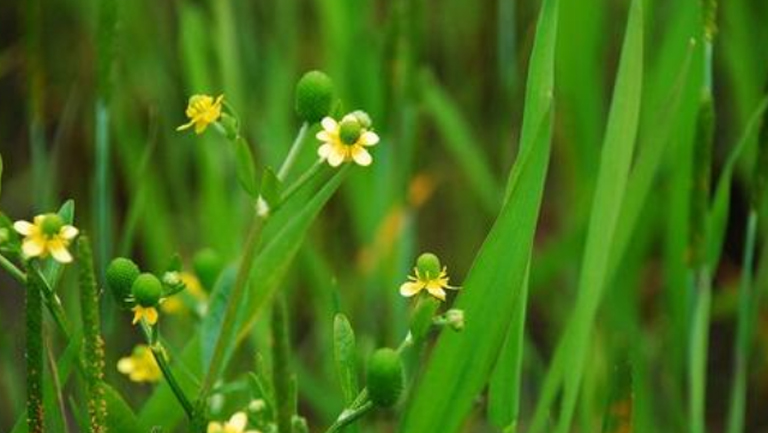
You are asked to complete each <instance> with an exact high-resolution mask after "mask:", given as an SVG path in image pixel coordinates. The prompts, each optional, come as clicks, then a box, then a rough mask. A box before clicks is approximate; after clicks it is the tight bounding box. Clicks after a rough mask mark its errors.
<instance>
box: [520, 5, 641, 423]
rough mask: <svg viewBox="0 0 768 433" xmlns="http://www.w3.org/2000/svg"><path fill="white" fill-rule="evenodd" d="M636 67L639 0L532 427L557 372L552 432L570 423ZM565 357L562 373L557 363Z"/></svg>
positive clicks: (603, 264) (626, 164)
mask: <svg viewBox="0 0 768 433" xmlns="http://www.w3.org/2000/svg"><path fill="white" fill-rule="evenodd" d="M642 71H643V8H642V1H641V0H633V2H632V5H631V6H630V11H629V18H628V23H627V30H626V34H625V39H624V45H623V48H622V52H621V60H620V63H619V70H618V73H617V78H616V85H615V90H614V96H613V101H612V103H611V109H610V113H609V117H608V124H607V127H606V133H605V139H604V144H603V149H602V154H601V162H600V170H599V173H598V177H597V186H596V191H595V195H594V201H593V203H592V212H591V215H590V221H589V229H588V234H587V241H586V247H585V252H584V258H583V261H582V266H581V273H580V277H579V285H578V287H579V291H578V298H577V300H576V305H575V307H574V310H573V313H572V315H571V317H570V319H569V321H568V322H567V325H566V331H565V334H564V336H563V338H562V339H561V341H560V343H559V344H558V347H557V351H556V353H555V358H554V361H553V362H552V364H551V365H552V367H551V368H550V372H549V373H548V375H547V379H546V381H545V385H544V388H545V389H544V393H543V396H542V397H541V398H540V401H539V404H538V407H537V414H536V417H535V418H534V423H533V425H532V426H531V431H532V432H537V431H540V430H541V428H542V427H543V423H544V416H545V414H546V412H547V408H548V407H549V406H550V405H551V404H552V402H553V400H554V396H555V390H556V388H557V383H558V382H559V381H560V378H559V377H560V376H562V379H563V381H564V396H563V397H564V399H563V405H562V407H561V417H560V420H559V424H558V428H557V431H558V432H566V431H567V430H568V429H569V428H570V425H571V421H572V418H573V413H574V410H575V408H576V400H577V397H578V395H579V389H580V385H581V379H582V376H583V372H584V362H585V358H586V353H587V350H588V348H589V336H590V334H591V332H592V328H593V326H594V321H595V316H596V314H597V309H598V307H599V305H600V301H601V298H602V295H603V292H604V289H605V286H606V284H607V277H608V265H609V260H610V253H611V250H610V248H606V246H610V245H611V244H612V241H613V237H614V234H615V230H616V226H617V224H618V221H619V215H620V211H621V205H622V203H623V200H624V193H625V191H624V190H625V186H626V183H627V178H628V176H629V168H630V164H631V162H632V153H633V149H634V146H635V141H636V140H635V139H636V134H637V125H638V121H639V113H640V95H641V86H642ZM566 361H567V363H568V370H567V374H566V372H565V370H564V367H563V366H562V365H563V364H564V363H565V362H566Z"/></svg>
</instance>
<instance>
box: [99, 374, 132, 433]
mask: <svg viewBox="0 0 768 433" xmlns="http://www.w3.org/2000/svg"><path fill="white" fill-rule="evenodd" d="M101 388H102V390H103V391H104V400H105V401H106V402H107V429H108V431H109V432H110V433H133V432H136V431H139V430H140V428H139V420H138V418H136V414H135V413H134V412H133V409H131V407H130V406H128V403H126V402H125V400H124V399H123V397H122V396H121V395H120V394H119V393H118V392H117V391H116V390H115V389H114V388H112V387H111V386H109V385H107V384H106V383H102V384H101Z"/></svg>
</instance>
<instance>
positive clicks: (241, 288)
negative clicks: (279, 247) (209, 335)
mask: <svg viewBox="0 0 768 433" xmlns="http://www.w3.org/2000/svg"><path fill="white" fill-rule="evenodd" d="M265 222H266V216H264V217H262V216H259V215H255V216H254V219H253V222H252V223H251V230H250V232H249V233H248V238H247V240H246V243H245V249H244V251H243V257H242V259H241V260H240V266H239V268H238V270H237V276H236V278H235V286H234V288H233V289H232V294H231V295H230V297H229V302H228V303H227V310H226V311H225V312H224V323H222V325H221V330H220V331H219V336H218V338H217V339H216V346H215V348H214V350H213V357H212V358H211V364H210V366H209V367H208V373H207V374H206V375H205V378H204V379H203V384H202V386H201V388H200V399H201V400H202V399H205V398H206V397H207V396H208V392H209V391H210V390H211V386H213V383H214V382H215V381H216V378H217V376H218V374H219V370H220V369H221V365H222V364H223V362H224V352H225V348H226V344H227V341H229V336H230V334H232V331H233V330H234V327H235V321H236V318H237V310H238V308H239V307H240V301H241V300H242V298H243V295H244V294H245V288H246V286H247V285H248V279H249V278H248V277H249V276H250V273H251V267H252V266H253V259H254V258H255V257H256V250H257V248H258V245H259V241H260V240H261V232H262V229H263V228H264V223H265Z"/></svg>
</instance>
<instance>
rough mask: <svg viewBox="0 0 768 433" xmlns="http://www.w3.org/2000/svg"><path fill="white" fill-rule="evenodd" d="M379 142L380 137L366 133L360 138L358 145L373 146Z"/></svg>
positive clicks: (373, 133)
mask: <svg viewBox="0 0 768 433" xmlns="http://www.w3.org/2000/svg"><path fill="white" fill-rule="evenodd" d="M378 142H379V136H378V135H377V134H376V133H375V132H371V131H366V132H364V133H363V135H361V136H360V139H359V140H358V143H360V144H362V145H363V146H373V145H375V144H376V143H378Z"/></svg>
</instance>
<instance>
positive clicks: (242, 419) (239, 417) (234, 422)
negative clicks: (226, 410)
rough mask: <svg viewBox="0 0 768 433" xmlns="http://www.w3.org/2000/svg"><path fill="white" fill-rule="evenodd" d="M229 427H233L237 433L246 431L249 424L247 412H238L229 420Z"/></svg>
mask: <svg viewBox="0 0 768 433" xmlns="http://www.w3.org/2000/svg"><path fill="white" fill-rule="evenodd" d="M227 424H228V426H227V427H232V428H233V429H234V430H235V431H238V432H241V431H243V430H245V426H246V425H247V424H248V416H247V415H246V414H245V412H237V413H236V414H234V415H232V418H230V419H229V423H227Z"/></svg>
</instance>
